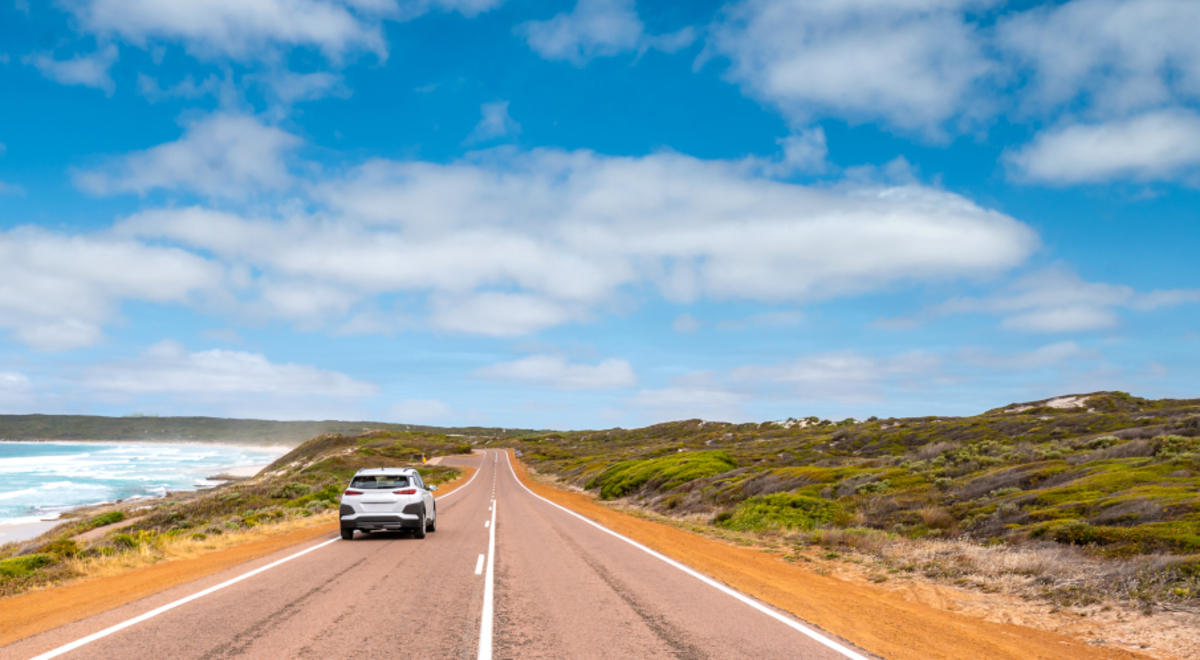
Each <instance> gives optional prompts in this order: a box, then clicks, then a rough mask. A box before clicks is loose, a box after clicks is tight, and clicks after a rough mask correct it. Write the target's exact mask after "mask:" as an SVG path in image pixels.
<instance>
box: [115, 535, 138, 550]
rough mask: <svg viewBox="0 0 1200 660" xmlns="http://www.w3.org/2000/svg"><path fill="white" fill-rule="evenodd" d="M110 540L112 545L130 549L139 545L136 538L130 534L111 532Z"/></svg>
mask: <svg viewBox="0 0 1200 660" xmlns="http://www.w3.org/2000/svg"><path fill="white" fill-rule="evenodd" d="M110 540H111V541H112V544H113V546H114V547H117V548H126V549H131V548H136V547H138V545H139V544H138V540H137V539H136V538H134V537H133V535H132V534H113V535H112V539H110Z"/></svg>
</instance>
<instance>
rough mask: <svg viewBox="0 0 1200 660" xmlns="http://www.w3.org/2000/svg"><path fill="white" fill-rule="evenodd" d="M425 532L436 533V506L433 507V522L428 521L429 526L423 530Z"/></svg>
mask: <svg viewBox="0 0 1200 660" xmlns="http://www.w3.org/2000/svg"><path fill="white" fill-rule="evenodd" d="M425 531H427V532H436V531H437V505H436V504H435V505H433V520H431V521H429V525H428V526H427V527H426V528H425Z"/></svg>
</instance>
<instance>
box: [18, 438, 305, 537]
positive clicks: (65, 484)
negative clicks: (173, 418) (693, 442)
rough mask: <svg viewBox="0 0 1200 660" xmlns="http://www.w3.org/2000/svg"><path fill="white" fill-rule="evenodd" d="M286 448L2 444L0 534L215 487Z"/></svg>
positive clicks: (69, 443) (64, 443)
mask: <svg viewBox="0 0 1200 660" xmlns="http://www.w3.org/2000/svg"><path fill="white" fill-rule="evenodd" d="M286 451H287V448H286V447H251V446H242V445H218V444H172V443H152V442H141V443H132V442H130V443H119V442H104V443H101V442H88V443H81V442H0V536H6V535H5V534H3V532H4V528H5V527H8V526H14V525H21V524H24V523H34V522H37V521H40V520H46V519H51V518H57V517H58V516H59V515H60V514H62V513H64V512H66V511H69V510H71V509H74V508H76V507H80V506H86V505H89V504H101V503H104V502H113V501H116V500H127V499H130V498H136V499H142V498H151V497H159V496H162V495H164V494H166V492H167V491H179V490H191V489H196V488H204V487H207V486H214V485H216V482H212V481H209V480H207V479H206V477H210V476H214V475H217V474H220V473H222V472H227V471H229V470H230V469H232V468H235V467H238V466H246V465H261V464H264V463H270V462H271V461H274V460H275V459H276V458H279V457H280V456H282V455H283V454H284V453H285V452H286Z"/></svg>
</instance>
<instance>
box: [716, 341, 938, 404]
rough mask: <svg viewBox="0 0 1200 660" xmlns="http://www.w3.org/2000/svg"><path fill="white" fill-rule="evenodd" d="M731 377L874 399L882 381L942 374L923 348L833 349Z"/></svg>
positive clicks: (814, 393)
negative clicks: (880, 352) (877, 353)
mask: <svg viewBox="0 0 1200 660" xmlns="http://www.w3.org/2000/svg"><path fill="white" fill-rule="evenodd" d="M730 377H731V378H732V379H733V380H735V381H742V382H756V381H757V382H770V383H779V384H783V385H786V386H789V387H790V388H792V389H794V390H795V391H796V392H797V393H798V394H799V395H801V396H803V397H805V398H807V399H813V400H828V401H839V402H843V403H852V402H862V401H877V400H880V399H882V398H883V387H884V385H887V384H891V383H894V382H896V381H902V380H915V381H929V380H934V379H938V378H941V358H940V357H938V356H937V355H933V354H931V353H925V352H922V351H912V352H909V353H905V354H902V355H898V356H894V357H885V358H879V357H874V356H870V355H864V354H862V353H859V352H857V351H832V352H826V353H815V354H812V355H806V356H803V357H801V358H799V359H797V360H794V361H792V362H788V363H784V364H779V365H773V366H765V367H764V366H747V367H738V368H736V369H733V370H732V371H731V372H730Z"/></svg>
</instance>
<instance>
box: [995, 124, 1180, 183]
mask: <svg viewBox="0 0 1200 660" xmlns="http://www.w3.org/2000/svg"><path fill="white" fill-rule="evenodd" d="M1007 161H1008V163H1009V165H1010V166H1011V167H1012V169H1013V170H1014V174H1015V175H1016V177H1017V178H1018V179H1024V180H1030V181H1042V182H1047V183H1052V184H1060V185H1061V184H1077V183H1094V182H1102V181H1111V180H1113V179H1136V180H1140V181H1150V180H1163V179H1171V178H1174V177H1177V176H1179V175H1181V174H1186V173H1188V172H1194V171H1195V169H1196V168H1197V166H1200V115H1198V114H1197V113H1195V112H1193V111H1190V110H1181V109H1168V110H1159V111H1155V112H1148V113H1145V114H1142V115H1138V116H1136V117H1132V118H1128V119H1119V120H1113V121H1108V122H1102V123H1098V124H1074V125H1067V126H1064V127H1061V128H1058V129H1052V130H1049V131H1043V132H1041V133H1038V134H1037V136H1036V137H1035V138H1034V140H1033V142H1032V143H1031V144H1029V145H1026V146H1024V147H1022V148H1020V149H1019V150H1017V151H1014V152H1010V153H1009V154H1007Z"/></svg>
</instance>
